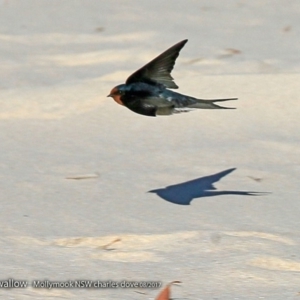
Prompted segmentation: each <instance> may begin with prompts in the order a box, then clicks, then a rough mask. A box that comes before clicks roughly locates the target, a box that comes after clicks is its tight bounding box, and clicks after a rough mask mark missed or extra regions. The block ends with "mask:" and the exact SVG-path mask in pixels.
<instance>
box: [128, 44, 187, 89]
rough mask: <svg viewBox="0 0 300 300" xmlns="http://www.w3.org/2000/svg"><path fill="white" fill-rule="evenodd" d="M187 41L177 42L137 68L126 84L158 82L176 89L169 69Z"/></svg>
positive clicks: (171, 68)
mask: <svg viewBox="0 0 300 300" xmlns="http://www.w3.org/2000/svg"><path fill="white" fill-rule="evenodd" d="M187 41H188V40H183V41H181V42H179V43H177V44H176V45H174V46H172V47H171V48H169V49H168V50H166V51H165V52H163V53H162V54H160V55H159V56H157V57H156V58H154V59H153V60H151V61H150V62H149V63H147V64H146V65H145V66H143V67H142V68H140V69H138V70H137V71H136V72H134V73H133V74H132V75H130V76H129V77H128V78H127V80H126V84H130V83H134V82H146V83H159V84H162V85H164V86H165V87H166V88H170V89H177V88H178V86H177V85H176V83H175V82H174V81H173V77H172V76H171V71H172V70H173V67H174V65H175V61H176V58H177V57H178V55H179V52H180V50H181V49H182V48H183V46H184V45H185V43H186V42H187Z"/></svg>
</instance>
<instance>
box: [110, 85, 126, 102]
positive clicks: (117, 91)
mask: <svg viewBox="0 0 300 300" xmlns="http://www.w3.org/2000/svg"><path fill="white" fill-rule="evenodd" d="M123 88H124V84H120V85H117V86H115V87H114V88H113V89H112V90H111V91H110V93H109V95H107V97H112V98H113V99H114V100H115V101H116V102H117V103H118V104H120V105H124V103H123V101H122V100H121V96H122V95H123V94H124V92H125V91H124V89H123Z"/></svg>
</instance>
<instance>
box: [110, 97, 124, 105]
mask: <svg viewBox="0 0 300 300" xmlns="http://www.w3.org/2000/svg"><path fill="white" fill-rule="evenodd" d="M112 98H113V99H114V100H115V101H116V102H117V103H118V104H120V105H123V106H124V103H123V102H122V100H121V95H112Z"/></svg>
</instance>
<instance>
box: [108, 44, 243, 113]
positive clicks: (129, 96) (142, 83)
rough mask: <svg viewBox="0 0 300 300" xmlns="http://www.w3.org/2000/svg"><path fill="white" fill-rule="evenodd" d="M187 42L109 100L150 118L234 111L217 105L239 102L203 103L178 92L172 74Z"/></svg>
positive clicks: (155, 61)
mask: <svg viewBox="0 0 300 300" xmlns="http://www.w3.org/2000/svg"><path fill="white" fill-rule="evenodd" d="M187 41H188V40H187V39H185V40H183V41H181V42H179V43H177V44H175V45H174V46H172V47H170V48H169V49H167V50H166V51H164V52H163V53H162V54H160V55H159V56H157V57H156V58H154V59H153V60H151V61H150V62H149V63H147V64H146V65H145V66H143V67H142V68H140V69H138V70H137V71H135V72H134V73H133V74H131V75H130V76H129V77H128V78H127V80H126V82H125V84H120V85H117V86H115V87H114V88H113V89H112V90H111V92H110V93H109V95H108V96H107V97H112V98H113V100H114V101H115V102H117V103H118V104H120V105H123V106H125V107H127V108H128V109H130V110H131V111H133V112H135V113H137V114H140V115H144V116H149V117H156V116H158V115H166V116H169V115H173V114H176V113H182V112H189V111H191V110H195V109H199V108H200V109H234V108H231V107H223V106H219V105H217V104H215V103H216V102H223V101H228V100H237V98H227V99H213V100H204V99H198V98H195V97H191V96H187V95H183V94H180V93H177V92H174V91H172V90H170V89H177V88H178V86H177V84H176V83H175V82H174V79H173V77H172V76H171V72H172V70H173V68H174V65H175V61H176V59H177V57H178V56H179V52H180V50H181V49H182V48H183V47H184V45H185V44H186V43H187Z"/></svg>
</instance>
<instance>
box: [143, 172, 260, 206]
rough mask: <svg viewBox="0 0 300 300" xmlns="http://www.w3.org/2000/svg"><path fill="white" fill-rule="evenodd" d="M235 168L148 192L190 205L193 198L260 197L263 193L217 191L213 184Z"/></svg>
mask: <svg viewBox="0 0 300 300" xmlns="http://www.w3.org/2000/svg"><path fill="white" fill-rule="evenodd" d="M235 169H236V168H232V169H228V170H225V171H222V172H220V173H217V174H213V175H209V176H205V177H200V178H197V179H194V180H190V181H187V182H183V183H178V184H174V185H170V186H167V187H165V188H161V189H156V190H151V191H148V193H155V194H157V195H158V196H159V197H161V198H162V199H164V200H166V201H169V202H171V203H174V204H180V205H190V204H191V201H192V200H194V199H195V198H202V197H213V196H220V195H241V196H260V195H262V194H265V193H261V192H250V191H218V190H217V189H216V188H215V187H214V185H213V184H214V183H215V182H218V181H219V180H220V179H222V178H223V177H224V176H226V175H228V174H230V173H231V172H233V171H234V170H235Z"/></svg>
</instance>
